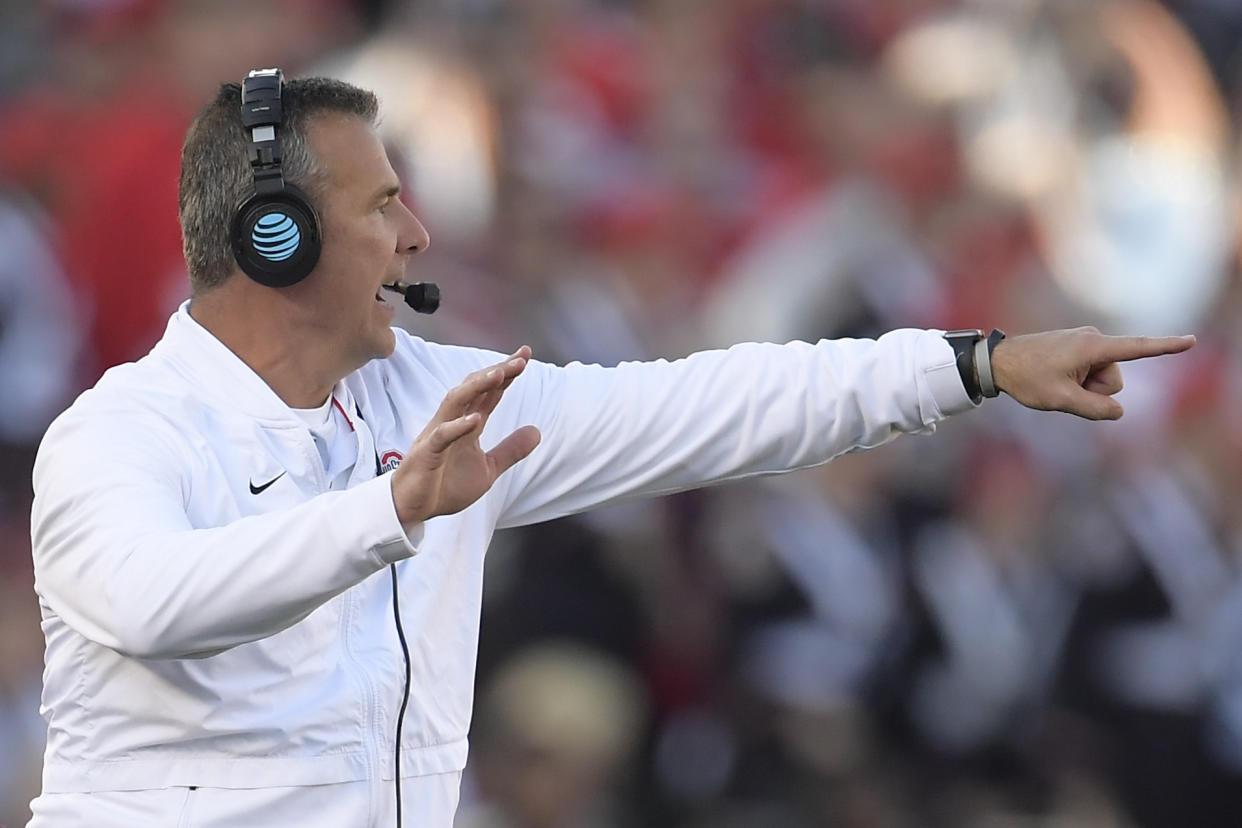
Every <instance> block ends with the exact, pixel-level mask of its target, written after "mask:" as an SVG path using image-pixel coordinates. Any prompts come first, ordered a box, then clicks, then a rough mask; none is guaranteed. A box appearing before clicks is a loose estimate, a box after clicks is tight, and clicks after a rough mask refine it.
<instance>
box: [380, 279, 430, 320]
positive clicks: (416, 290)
mask: <svg viewBox="0 0 1242 828" xmlns="http://www.w3.org/2000/svg"><path fill="white" fill-rule="evenodd" d="M384 290H391V291H392V292H393V293H400V294H401V295H402V297H404V298H405V303H406V304H407V305H409V306H410V307H411V308H413V309H414V310H416V311H418V312H419V313H435V312H436V309H437V308H439V307H440V288H439V286H438V285H436V283H435V282H413V283H406V282H393V283H392V284H391V285H384Z"/></svg>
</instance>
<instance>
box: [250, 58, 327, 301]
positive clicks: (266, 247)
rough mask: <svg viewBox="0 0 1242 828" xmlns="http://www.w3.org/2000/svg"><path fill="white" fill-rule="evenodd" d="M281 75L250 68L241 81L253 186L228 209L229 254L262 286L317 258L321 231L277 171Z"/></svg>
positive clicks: (311, 209)
mask: <svg viewBox="0 0 1242 828" xmlns="http://www.w3.org/2000/svg"><path fill="white" fill-rule="evenodd" d="M283 88H284V75H283V74H282V73H281V71H280V70H279V69H254V70H252V71H251V72H250V73H249V74H247V75H246V79H245V80H244V81H242V95H241V98H242V102H241V116H242V123H243V124H244V125H245V127H246V130H247V131H248V132H249V134H250V171H251V173H252V174H253V175H254V185H253V186H252V187H251V188H250V192H249V193H247V194H246V196H245V197H244V198H243V199H242V201H241V203H240V204H239V205H238V207H237V209H236V210H235V211H234V213H233V225H232V229H231V232H230V236H231V238H232V243H233V256H234V257H235V258H236V259H237V264H238V265H240V266H241V269H242V271H243V272H244V273H245V274H246V275H247V276H249V277H250V278H251V279H254V280H255V281H256V282H258V283H259V284H261V285H267V286H268V287H277V288H279V287H289V286H290V285H295V284H297V283H298V282H300V281H302V280H303V279H305V278H306V277H307V276H309V275H310V272H311V271H312V270H314V269H315V265H316V264H317V263H318V262H319V253H320V251H321V250H322V249H323V234H322V231H321V229H320V226H319V213H318V212H316V211H315V206H314V205H313V204H311V201H310V199H309V198H308V197H307V195H306V193H304V192H302V191H301V190H299V189H298V188H297V187H294V186H293V185H292V184H289V183H286V181H285V179H284V174H283V173H282V171H281V161H282V152H283V150H282V147H281V143H280V118H281V111H280V102H281V92H282V90H283Z"/></svg>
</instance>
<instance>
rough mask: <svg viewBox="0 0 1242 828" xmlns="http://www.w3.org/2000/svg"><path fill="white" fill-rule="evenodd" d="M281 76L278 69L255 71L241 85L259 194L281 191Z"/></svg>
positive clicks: (251, 156)
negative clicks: (278, 130) (279, 130)
mask: <svg viewBox="0 0 1242 828" xmlns="http://www.w3.org/2000/svg"><path fill="white" fill-rule="evenodd" d="M283 87H284V75H282V74H281V71H280V70H279V69H254V70H251V72H250V73H249V74H248V75H246V80H245V81H244V82H243V83H242V111H241V116H242V123H243V124H245V126H246V128H247V129H249V130H250V168H251V171H252V172H253V173H254V189H255V192H256V193H258V194H259V195H269V194H271V193H278V192H280V191H281V190H283V189H284V186H285V182H284V176H283V175H281V171H280V162H281V146H280V135H279V133H278V132H277V130H276V128H277V127H278V126H280V116H281V111H280V93H281V89H282V88H283Z"/></svg>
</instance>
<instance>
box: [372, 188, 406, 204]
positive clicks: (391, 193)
mask: <svg viewBox="0 0 1242 828" xmlns="http://www.w3.org/2000/svg"><path fill="white" fill-rule="evenodd" d="M400 193H401V185H400V184H389V185H387V186H385V187H383V188H381V189H379V190H377V191H376V193H375V195H373V196H371V201H372V202H375V201H380V200H381V199H386V198H396V197H397V196H398V195H399V194H400Z"/></svg>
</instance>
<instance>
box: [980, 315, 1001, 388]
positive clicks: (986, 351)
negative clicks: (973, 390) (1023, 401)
mask: <svg viewBox="0 0 1242 828" xmlns="http://www.w3.org/2000/svg"><path fill="white" fill-rule="evenodd" d="M1004 338H1005V332H1004V331H1002V330H1000V329H999V328H993V329H992V332H991V333H990V334H988V338H987V339H980V340H979V341H978V342H976V343H975V371H976V372H977V374H978V376H979V392H980V393H981V394H983V396H985V397H989V398H990V397H997V396H1000V391H999V390H998V389H997V387H996V378H995V377H994V376H993V375H992V351H994V350H996V346H997V345H998V344H999V343H1000V341H1001V340H1002V339H1004Z"/></svg>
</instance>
